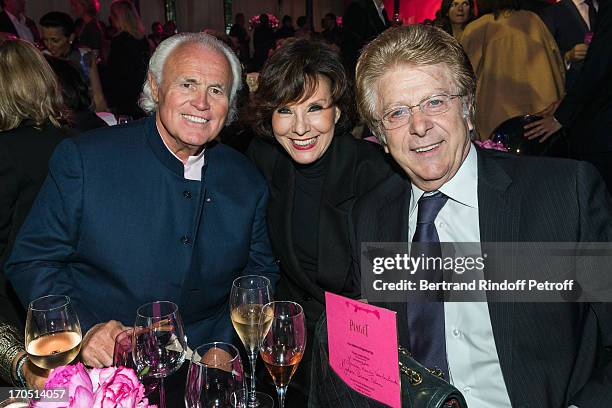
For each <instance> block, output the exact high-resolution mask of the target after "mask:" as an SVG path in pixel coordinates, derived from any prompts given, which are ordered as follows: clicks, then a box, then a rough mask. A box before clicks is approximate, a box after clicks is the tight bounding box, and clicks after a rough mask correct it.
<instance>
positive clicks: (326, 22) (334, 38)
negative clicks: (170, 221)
mask: <svg viewBox="0 0 612 408" xmlns="http://www.w3.org/2000/svg"><path fill="white" fill-rule="evenodd" d="M321 26H322V27H323V31H322V32H321V36H322V37H323V40H324V41H325V42H326V43H328V44H332V45H335V46H337V47H340V43H341V41H342V35H341V33H340V27H338V23H337V22H336V15H335V14H334V13H327V14H325V17H323V20H321Z"/></svg>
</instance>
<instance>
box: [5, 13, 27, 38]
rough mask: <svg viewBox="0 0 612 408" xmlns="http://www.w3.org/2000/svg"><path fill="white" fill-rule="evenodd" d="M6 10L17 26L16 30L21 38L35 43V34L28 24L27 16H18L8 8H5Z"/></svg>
mask: <svg viewBox="0 0 612 408" xmlns="http://www.w3.org/2000/svg"><path fill="white" fill-rule="evenodd" d="M4 11H5V12H6V15H7V16H8V17H9V18H10V19H11V22H12V23H13V25H14V26H15V30H17V35H18V36H19V38H21V39H22V40H25V41H29V42H31V43H33V42H34V35H33V34H32V31H31V30H30V28H29V27H28V26H27V25H26V18H25V16H23V15H21V16H20V17H19V18H17V17H15V16H14V15H12V14H11V13H9V12H8V11H7V10H4Z"/></svg>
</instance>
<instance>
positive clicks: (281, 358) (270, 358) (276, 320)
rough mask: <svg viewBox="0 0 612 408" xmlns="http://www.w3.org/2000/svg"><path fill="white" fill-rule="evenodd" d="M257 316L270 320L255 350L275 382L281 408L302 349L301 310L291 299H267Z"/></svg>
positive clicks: (302, 318) (302, 324)
mask: <svg viewBox="0 0 612 408" xmlns="http://www.w3.org/2000/svg"><path fill="white" fill-rule="evenodd" d="M261 319H262V321H263V322H267V321H269V320H271V324H270V326H269V327H270V329H269V330H268V332H267V334H266V335H265V336H264V337H263V341H262V344H261V349H260V351H259V352H260V354H261V358H262V360H263V362H264V364H265V365H266V368H267V369H268V372H269V373H270V376H271V377H272V381H273V382H274V385H275V386H276V392H277V393H278V404H279V406H280V408H284V406H285V394H286V393H287V386H288V385H289V382H290V381H291V377H293V374H294V373H295V370H297V367H298V364H299V363H300V361H301V360H302V356H303V355H304V350H305V349H306V319H305V317H304V311H303V310H302V306H300V305H299V304H297V303H295V302H270V303H268V304H266V305H265V306H264V307H263V309H262V311H261Z"/></svg>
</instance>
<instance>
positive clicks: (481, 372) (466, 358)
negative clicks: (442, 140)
mask: <svg viewBox="0 0 612 408" xmlns="http://www.w3.org/2000/svg"><path fill="white" fill-rule="evenodd" d="M439 191H440V192H442V193H444V194H445V195H446V196H448V198H449V199H448V201H447V202H446V204H445V205H444V207H442V209H441V210H440V212H439V213H438V216H437V217H436V220H435V225H436V229H437V231H438V236H439V237H440V242H471V243H480V223H479V217H478V160H477V154H476V149H475V148H474V147H473V146H470V150H469V152H468V155H467V157H466V159H465V161H464V162H463V164H462V165H461V167H460V168H459V170H458V171H457V174H455V176H454V177H453V178H452V179H451V180H449V181H448V182H447V183H446V184H444V185H443V186H442V187H441V188H440V190H439ZM423 194H424V192H423V191H422V190H421V189H419V188H418V187H417V186H415V185H414V184H413V185H412V195H411V198H410V217H409V220H410V221H409V229H408V230H409V237H410V238H411V239H410V241H411V242H412V236H413V235H414V231H415V229H416V221H417V220H416V218H417V208H418V201H419V199H420V198H421V196H422V195H423ZM477 248H478V252H480V245H479V244H478V245H477ZM469 255H471V256H474V255H476V256H480V253H479V254H469ZM444 325H445V326H444V327H445V338H446V353H447V360H448V367H449V372H450V379H451V382H452V383H453V385H455V386H456V387H457V388H458V389H459V390H460V391H461V392H462V393H463V395H464V397H465V399H466V401H467V403H468V406H470V407H472V406H473V407H497V408H500V407H508V408H511V404H510V397H509V396H508V390H507V389H506V385H505V382H504V377H503V374H502V371H501V366H500V364H499V357H498V354H497V348H496V346H495V339H494V337H493V328H492V326H491V318H490V315H489V307H488V304H487V303H486V302H446V303H445V304H444Z"/></svg>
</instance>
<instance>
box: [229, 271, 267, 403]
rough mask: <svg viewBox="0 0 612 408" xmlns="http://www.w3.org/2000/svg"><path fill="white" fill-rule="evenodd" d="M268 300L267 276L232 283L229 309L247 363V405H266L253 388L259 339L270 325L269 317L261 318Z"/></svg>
mask: <svg viewBox="0 0 612 408" xmlns="http://www.w3.org/2000/svg"><path fill="white" fill-rule="evenodd" d="M271 301H272V287H271V285H270V280H269V279H268V278H266V277H264V276H257V275H247V276H242V277H240V278H237V279H235V280H234V282H233V283H232V291H231V293H230V313H231V319H232V324H233V325H234V329H236V332H237V333H238V336H239V337H240V340H242V343H243V344H244V347H245V348H246V351H247V355H248V357H249V363H250V365H251V383H250V391H249V408H255V407H261V408H264V407H267V405H265V401H264V400H262V401H259V400H258V399H257V394H256V389H255V365H256V363H257V353H258V351H259V346H260V344H261V339H262V338H263V336H264V335H265V333H266V332H267V331H268V329H269V328H270V323H271V321H272V319H271V318H270V319H268V320H265V319H263V320H262V319H261V310H262V308H263V305H265V304H266V303H268V302H271Z"/></svg>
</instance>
